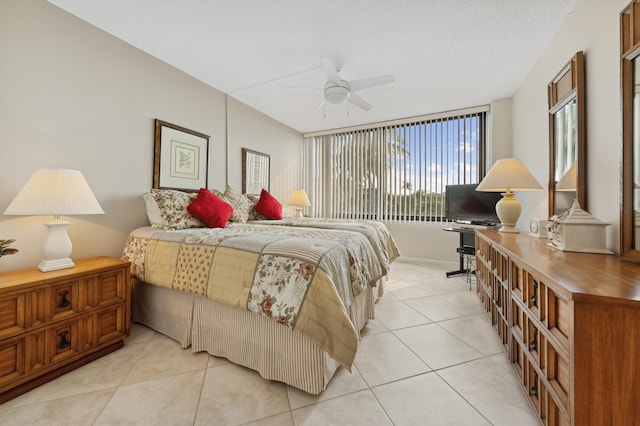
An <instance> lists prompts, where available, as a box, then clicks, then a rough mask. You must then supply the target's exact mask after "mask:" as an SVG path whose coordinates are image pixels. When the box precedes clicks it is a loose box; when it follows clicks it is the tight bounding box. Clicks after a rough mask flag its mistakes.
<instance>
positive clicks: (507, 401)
mask: <svg viewBox="0 0 640 426" xmlns="http://www.w3.org/2000/svg"><path fill="white" fill-rule="evenodd" d="M506 373H507V372H506V371H505V370H504V368H503V367H502V366H500V365H499V364H498V363H497V362H494V361H492V360H490V359H487V358H483V359H479V360H476V361H472V362H469V363H466V364H461V365H456V366H454V367H450V368H446V369H444V370H440V371H438V372H437V374H438V375H439V376H440V377H442V378H443V379H444V380H445V381H446V382H447V383H448V384H449V385H451V386H452V387H453V388H454V389H455V390H456V391H457V392H459V393H460V395H462V396H463V397H464V399H466V400H467V401H469V403H471V404H472V405H473V406H474V407H476V408H477V409H478V410H479V411H480V412H481V413H483V415H484V416H485V417H486V418H488V419H489V420H490V421H491V423H492V424H494V425H496V426H498V425H504V426H510V425H516V424H517V425H519V426H520V425H521V426H525V425H531V426H534V425H539V422H538V420H537V419H536V417H535V416H534V415H533V413H532V411H531V408H530V406H529V403H528V401H527V399H526V396H525V395H524V392H523V390H522V389H521V387H520V384H519V383H518V381H517V380H516V379H515V376H514V375H513V373H512V374H506Z"/></svg>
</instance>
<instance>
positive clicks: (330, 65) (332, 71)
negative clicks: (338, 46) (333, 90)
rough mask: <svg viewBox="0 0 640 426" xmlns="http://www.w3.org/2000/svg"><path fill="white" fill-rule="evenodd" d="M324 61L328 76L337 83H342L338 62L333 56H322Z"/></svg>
mask: <svg viewBox="0 0 640 426" xmlns="http://www.w3.org/2000/svg"><path fill="white" fill-rule="evenodd" d="M322 63H323V64H324V69H325V71H326V72H327V76H329V80H331V81H332V82H334V83H335V84H340V74H339V73H338V67H337V66H336V63H335V62H334V60H333V59H331V58H327V57H325V58H322Z"/></svg>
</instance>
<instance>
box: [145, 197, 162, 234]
mask: <svg viewBox="0 0 640 426" xmlns="http://www.w3.org/2000/svg"><path fill="white" fill-rule="evenodd" d="M142 199H143V200H144V206H145V208H146V210H147V218H149V224H150V225H151V226H152V227H154V228H162V214H161V213H160V209H159V208H158V203H156V200H155V199H154V198H153V196H152V195H151V193H150V192H147V193H146V194H144V195H143V196H142Z"/></svg>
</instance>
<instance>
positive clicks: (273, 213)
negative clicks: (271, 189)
mask: <svg viewBox="0 0 640 426" xmlns="http://www.w3.org/2000/svg"><path fill="white" fill-rule="evenodd" d="M253 208H254V210H255V211H257V212H258V213H260V214H261V215H263V216H266V217H267V219H271V220H280V219H282V204H280V203H279V202H278V200H276V199H275V198H274V197H273V195H271V194H269V193H268V192H267V190H266V189H263V190H262V192H261V193H260V199H259V200H258V202H257V203H256V205H255V206H254V207H253Z"/></svg>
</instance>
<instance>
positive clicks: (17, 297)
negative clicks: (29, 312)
mask: <svg viewBox="0 0 640 426" xmlns="http://www.w3.org/2000/svg"><path fill="white" fill-rule="evenodd" d="M26 298H27V296H26V294H25V293H19V294H14V295H10V296H5V297H2V298H0V338H2V339H4V338H6V337H10V336H15V335H16V334H19V333H22V332H24V331H25V329H26V327H27V321H26V319H27V316H26Z"/></svg>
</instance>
